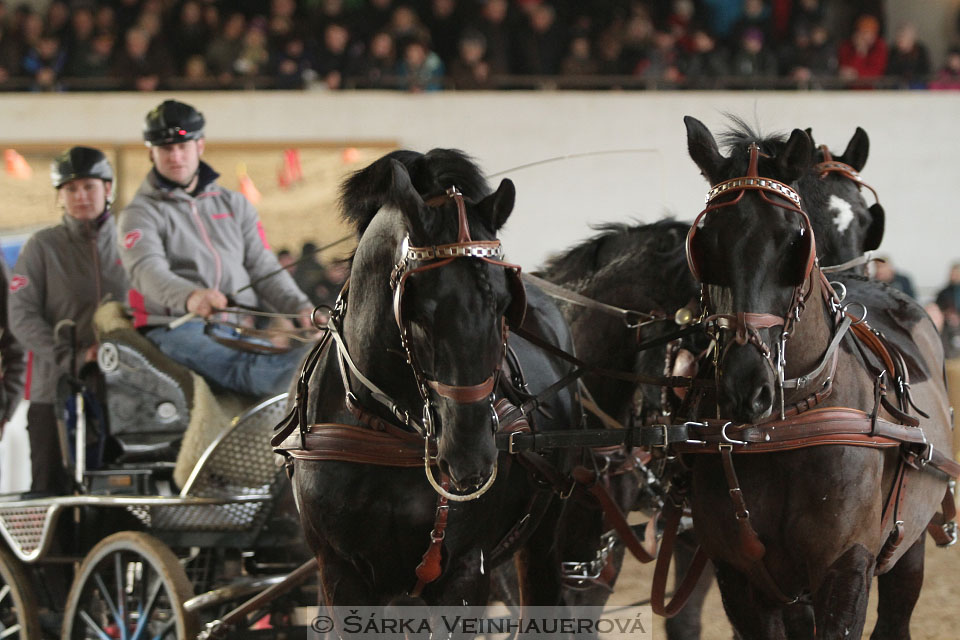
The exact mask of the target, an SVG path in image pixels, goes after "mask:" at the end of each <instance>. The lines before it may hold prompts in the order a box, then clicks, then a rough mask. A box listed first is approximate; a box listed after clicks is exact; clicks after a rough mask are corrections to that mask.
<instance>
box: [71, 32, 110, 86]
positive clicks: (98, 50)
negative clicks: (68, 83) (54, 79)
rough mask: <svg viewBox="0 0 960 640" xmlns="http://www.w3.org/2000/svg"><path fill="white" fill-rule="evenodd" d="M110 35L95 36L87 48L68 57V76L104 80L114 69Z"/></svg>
mask: <svg viewBox="0 0 960 640" xmlns="http://www.w3.org/2000/svg"><path fill="white" fill-rule="evenodd" d="M115 43H116V39H115V38H114V37H113V34H112V33H100V34H97V35H96V36H95V37H94V38H93V41H92V42H91V43H90V46H89V48H87V47H84V48H82V49H81V50H80V51H77V52H75V53H74V54H73V55H72V56H71V57H70V63H69V67H68V69H69V72H68V75H70V76H72V77H75V78H106V77H108V76H109V75H110V73H111V70H112V69H113V67H114V45H115Z"/></svg>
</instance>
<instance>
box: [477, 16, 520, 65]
mask: <svg viewBox="0 0 960 640" xmlns="http://www.w3.org/2000/svg"><path fill="white" fill-rule="evenodd" d="M477 28H478V29H479V30H480V33H482V34H483V37H484V38H485V39H486V41H487V64H488V65H490V75H507V74H509V73H513V68H514V67H513V49H512V47H513V45H512V42H513V38H512V30H511V21H510V15H509V5H508V4H507V0H487V1H486V2H485V3H484V5H483V7H481V9H480V19H479V22H478V23H477Z"/></svg>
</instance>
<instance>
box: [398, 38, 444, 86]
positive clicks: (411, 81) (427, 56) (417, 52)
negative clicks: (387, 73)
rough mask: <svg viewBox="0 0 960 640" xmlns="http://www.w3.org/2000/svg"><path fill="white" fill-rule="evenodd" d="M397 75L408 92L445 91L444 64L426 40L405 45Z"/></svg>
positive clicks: (411, 41) (412, 41)
mask: <svg viewBox="0 0 960 640" xmlns="http://www.w3.org/2000/svg"><path fill="white" fill-rule="evenodd" d="M397 75H398V76H400V79H401V86H402V88H404V89H407V90H408V91H413V92H415V93H419V92H421V91H439V90H440V89H443V75H444V68H443V62H442V61H441V60H440V56H438V55H437V54H436V53H434V52H433V51H431V50H430V47H429V46H427V43H426V42H425V41H424V40H410V41H409V42H407V43H406V45H404V47H403V58H402V59H401V60H400V64H399V66H398V67H397Z"/></svg>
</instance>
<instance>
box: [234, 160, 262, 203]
mask: <svg viewBox="0 0 960 640" xmlns="http://www.w3.org/2000/svg"><path fill="white" fill-rule="evenodd" d="M237 180H238V181H239V182H240V193H242V194H243V195H244V197H246V199H247V200H249V201H250V204H259V203H260V201H261V200H262V199H263V196H262V195H260V190H259V189H257V185H255V184H253V180H251V179H250V176H249V175H247V165H246V164H244V163H242V162H241V163H240V164H238V165H237Z"/></svg>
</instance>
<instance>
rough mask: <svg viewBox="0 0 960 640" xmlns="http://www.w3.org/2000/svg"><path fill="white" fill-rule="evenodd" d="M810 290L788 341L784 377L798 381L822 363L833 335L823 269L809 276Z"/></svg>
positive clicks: (815, 270)
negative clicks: (825, 293)
mask: <svg viewBox="0 0 960 640" xmlns="http://www.w3.org/2000/svg"><path fill="white" fill-rule="evenodd" d="M807 278H808V280H807V282H808V283H809V287H810V290H809V292H808V293H807V297H806V306H805V308H804V310H803V312H802V313H801V314H800V320H799V321H795V322H794V323H793V327H792V329H791V336H790V338H789V340H788V341H787V351H786V360H787V366H786V370H785V372H784V373H785V376H786V377H787V378H795V377H797V376H801V375H804V374H806V373H809V372H810V371H811V370H812V369H814V368H815V367H816V366H817V365H818V364H819V363H820V359H821V358H822V357H823V354H824V352H825V351H826V350H827V347H828V346H829V344H830V340H831V338H832V336H833V320H832V313H831V312H830V309H829V308H828V307H827V303H826V301H825V300H824V298H823V286H824V285H823V282H822V281H821V276H820V269H819V268H814V269H813V270H811V272H810V275H809V276H807Z"/></svg>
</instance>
